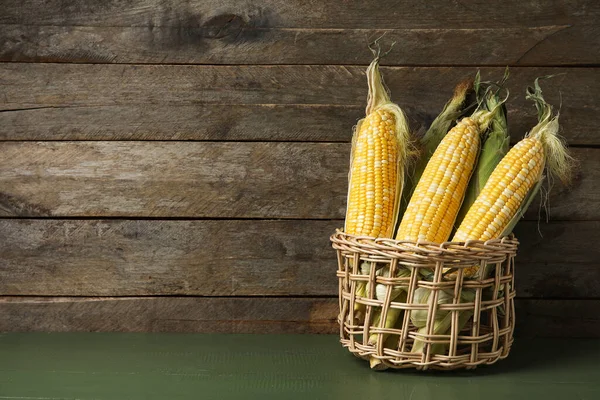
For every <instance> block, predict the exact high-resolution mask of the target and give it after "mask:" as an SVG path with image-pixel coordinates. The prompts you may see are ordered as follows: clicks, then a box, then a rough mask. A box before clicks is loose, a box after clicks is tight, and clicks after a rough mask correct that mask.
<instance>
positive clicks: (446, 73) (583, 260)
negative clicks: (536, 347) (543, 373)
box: [0, 0, 600, 336]
mask: <svg viewBox="0 0 600 400" xmlns="http://www.w3.org/2000/svg"><path fill="white" fill-rule="evenodd" d="M383 33H385V34H386V37H385V41H387V42H388V43H389V42H391V41H396V42H397V44H396V46H395V48H394V50H393V51H392V52H391V53H390V54H389V56H387V57H386V58H385V59H384V60H383V64H384V68H383V73H384V75H385V78H386V81H387V83H388V85H389V87H390V89H391V91H392V94H393V97H394V99H395V100H396V101H397V102H398V103H399V104H400V105H401V106H402V107H403V108H405V109H406V110H407V111H408V113H409V115H410V117H411V120H412V121H413V126H414V129H415V130H419V129H422V128H423V126H427V124H428V123H429V122H430V121H431V120H432V118H433V117H434V115H435V114H436V113H437V112H438V111H439V110H440V108H441V106H442V105H443V103H444V101H445V99H447V98H448V96H449V95H450V93H451V90H452V88H453V85H454V84H455V83H456V82H458V81H459V80H460V79H462V78H464V77H466V76H472V75H473V74H474V73H475V71H476V69H477V67H480V68H481V71H482V74H483V76H484V78H486V79H497V78H499V77H500V76H501V75H502V72H503V68H504V66H506V65H509V66H510V67H511V78H510V83H509V88H510V90H511V93H512V99H511V102H510V104H509V117H510V128H511V134H512V136H513V140H518V139H519V138H520V137H521V136H522V135H523V134H524V133H525V132H526V131H527V129H528V128H530V127H531V126H532V124H533V123H534V121H535V113H534V110H533V108H532V106H531V104H528V103H527V102H526V101H525V99H524V88H525V86H526V85H527V84H529V83H531V82H532V81H533V79H534V78H535V77H537V76H541V75H549V74H552V75H559V76H557V77H555V78H553V79H552V80H551V81H548V82H547V83H546V86H545V87H546V88H547V90H546V93H547V96H548V98H549V100H551V101H553V102H555V103H556V104H558V103H559V102H562V108H561V119H562V123H563V128H564V135H565V137H566V138H567V139H568V141H569V144H570V145H571V147H572V148H573V153H574V154H575V156H576V157H577V158H578V159H579V160H580V161H581V164H580V168H579V170H578V172H577V177H576V179H575V181H574V183H573V185H572V187H571V188H570V191H568V190H566V189H565V188H561V187H560V186H556V188H555V190H554V192H553V194H552V196H551V197H550V201H549V207H548V213H549V217H550V222H549V223H546V222H545V219H546V215H545V214H544V215H542V218H541V219H542V222H539V223H538V219H539V215H538V209H539V207H533V210H532V211H531V212H529V213H528V214H527V216H526V221H524V222H522V223H521V224H520V225H519V227H518V229H517V235H518V236H519V238H520V239H521V241H522V243H523V244H522V246H521V251H520V254H519V257H518V294H519V300H518V309H517V314H518V315H519V322H518V327H519V332H520V333H521V334H523V335H537V336H597V335H600V317H599V315H600V268H599V265H598V260H599V259H600V250H599V246H597V245H596V242H597V241H598V240H600V233H599V232H600V229H599V228H600V208H598V199H599V198H600V183H599V182H600V133H598V132H599V131H598V126H600V95H599V93H600V68H599V67H600V2H597V1H595V0H567V1H564V0H561V1H558V0H550V1H542V0H518V1H515V0H507V1H504V2H502V5H501V6H490V3H489V2H484V1H482V0H479V1H477V0H467V1H460V2H458V1H457V2H444V1H435V2H423V1H420V0H419V1H417V0H399V1H395V2H385V4H383V3H381V2H377V1H373V0H366V1H360V2H358V1H357V2H348V1H342V0H333V1H300V0H295V1H292V0H290V1H288V0H286V1H283V0H256V1H253V2H237V1H234V0H218V1H215V0H203V1H194V2H191V1H183V0H179V1H165V0H133V1H124V0H114V1H110V2H96V1H90V0H72V1H69V2H65V1H61V0H45V1H43V0H32V1H28V2H22V1H20V0H4V1H2V2H1V3H0V262H1V265H0V331H27V330H42V331H97V330H101V331H177V332H181V331H185V332H307V333H321V332H336V325H335V321H334V319H335V315H336V312H337V300H336V297H335V296H336V294H337V282H336V279H335V268H336V265H335V260H334V253H333V251H332V249H331V248H330V246H329V242H328V236H329V235H330V234H331V233H332V232H333V231H334V229H335V228H336V227H340V226H341V225H342V223H343V221H342V218H343V215H344V207H345V192H346V174H347V164H348V157H349V140H350V136H351V130H352V126H353V125H354V124H355V122H356V120H357V119H358V118H359V117H360V116H361V114H362V113H363V112H364V111H363V110H364V106H365V101H366V79H365V68H366V65H367V64H368V62H369V61H370V56H371V55H370V53H369V51H368V50H367V48H366V43H367V42H368V41H369V40H372V39H373V38H376V37H378V36H380V35H382V34H383ZM542 236H543V237H542Z"/></svg>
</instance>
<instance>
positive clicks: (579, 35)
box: [0, 19, 600, 66]
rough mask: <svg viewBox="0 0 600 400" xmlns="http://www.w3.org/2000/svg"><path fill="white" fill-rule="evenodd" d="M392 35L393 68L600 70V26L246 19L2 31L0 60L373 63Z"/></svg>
mask: <svg viewBox="0 0 600 400" xmlns="http://www.w3.org/2000/svg"><path fill="white" fill-rule="evenodd" d="M215 21H216V25H215V24H214V23H215ZM185 22H186V21H184V23H185ZM187 22H189V21H187ZM211 23H212V24H211ZM384 33H385V35H386V36H385V37H386V41H389V42H390V43H391V42H396V43H400V45H398V46H397V47H395V49H394V51H393V52H391V53H390V54H389V55H388V56H387V57H386V58H385V60H384V63H385V65H478V66H483V65H578V64H585V65H590V64H598V63H600V39H599V37H600V27H599V26H598V25H597V24H595V25H588V26H585V25H575V26H573V25H551V26H531V27H530V26H526V27H520V28H491V29H488V28H483V29H462V28H461V29H393V30H379V31H377V30H365V29H314V28H309V29H306V28H256V27H249V26H247V25H245V23H244V21H243V20H241V19H238V20H235V19H234V20H233V21H231V20H228V19H217V20H214V19H212V20H209V21H206V22H205V23H204V24H203V25H201V26H197V22H196V21H192V22H191V25H187V26H178V27H169V26H167V27H164V26H159V27H152V28H150V27H146V26H141V27H139V26H136V27H114V26H110V27H97V26H53V25H41V26H40V25H4V24H2V25H0V37H3V38H4V46H2V47H0V61H20V62H23V61H25V62H68V63H131V64H135V63H137V64H141V63H150V64H172V63H177V64H368V63H369V61H370V59H371V57H372V55H371V53H370V51H369V50H368V49H367V46H366V43H367V42H368V40H369V38H371V39H373V38H376V37H378V36H381V35H383V34H384ZM465 43H469V48H468V51H464V50H465ZM574 44H575V45H574ZM490 49H494V51H490ZM174 50H176V51H174ZM550 50H551V51H550Z"/></svg>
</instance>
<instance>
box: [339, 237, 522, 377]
mask: <svg viewBox="0 0 600 400" xmlns="http://www.w3.org/2000/svg"><path fill="white" fill-rule="evenodd" d="M331 242H332V245H333V248H334V249H336V250H337V260H338V271H337V276H338V278H339V306H340V314H339V317H338V321H339V324H340V338H341V342H342V345H343V346H344V347H347V348H348V349H349V350H350V351H351V352H352V353H353V354H355V355H356V356H358V357H360V358H363V359H367V360H370V361H371V366H372V367H373V368H376V369H385V368H388V367H389V368H416V369H420V370H424V369H428V368H429V369H442V370H451V369H457V368H466V369H472V368H476V367H477V366H478V365H482V364H493V363H495V362H496V361H498V360H499V359H502V358H505V357H507V356H508V353H509V351H510V347H511V345H512V342H513V330H514V320H515V312H514V298H515V285H514V257H515V255H516V252H517V246H518V244H519V242H518V241H517V239H515V238H514V237H513V236H508V237H504V238H502V239H495V240H489V241H487V242H485V243H484V242H481V241H468V242H467V243H451V242H449V243H443V244H441V245H440V244H433V243H419V245H418V246H417V245H416V243H414V242H407V241H396V240H392V239H373V238H369V237H364V236H363V237H361V236H353V235H348V234H345V233H343V232H341V231H337V232H336V233H335V234H334V235H332V236H331ZM363 262H368V263H369V264H364V263H363ZM364 265H370V266H372V267H371V268H370V270H369V271H368V275H366V274H364V271H363V274H361V272H360V271H361V268H360V267H359V266H364ZM474 265H479V268H480V269H479V271H486V272H485V273H481V274H478V275H482V276H481V277H476V278H470V279H463V275H464V270H465V268H468V267H473V266H474ZM373 267H374V268H373ZM449 268H450V270H449ZM400 269H404V270H403V272H404V274H400V275H401V276H402V277H397V276H398V274H397V273H396V271H400ZM483 275H485V276H483ZM361 281H362V282H365V283H366V290H365V293H364V294H363V295H359V294H357V287H359V285H364V284H360V283H358V282H361ZM376 285H378V286H377V287H376ZM363 287H365V286H363ZM394 287H396V289H397V288H398V287H402V288H403V290H404V293H405V295H406V297H403V296H398V297H399V298H401V299H398V298H397V299H395V300H392V293H393V290H394ZM419 288H423V289H420V292H419V293H420V294H423V293H426V292H424V290H426V289H427V290H429V292H428V294H429V295H428V298H427V300H426V301H423V302H422V303H419V302H415V292H416V291H417V289H419ZM442 291H443V292H444V293H442ZM467 295H468V296H467ZM444 296H445V297H444ZM404 298H405V299H406V300H404ZM441 298H445V299H446V301H445V302H440V299H441ZM465 298H468V300H465ZM421 299H423V297H421ZM394 309H395V310H403V311H404V312H401V313H399V314H400V315H399V317H398V318H397V320H396V322H395V323H394V324H393V325H391V324H390V323H388V327H387V328H386V327H385V324H384V323H385V320H386V318H387V316H388V313H390V310H391V312H392V313H396V314H398V311H395V310H394ZM377 313H380V318H377ZM412 313H420V314H415V316H416V315H420V316H424V318H420V319H418V321H419V323H418V325H419V326H415V325H414V324H413V319H412V318H411V315H412ZM436 316H437V317H436ZM444 318H446V319H445V321H446V322H445V323H446V324H447V326H448V329H446V330H445V331H443V332H440V331H438V332H436V331H435V330H434V327H435V323H436V321H441V320H444ZM448 321H449V322H448ZM465 321H466V322H465ZM439 329H442V328H439ZM459 329H460V330H459ZM416 343H418V346H415V344H416ZM413 346H414V347H415V348H414V349H413Z"/></svg>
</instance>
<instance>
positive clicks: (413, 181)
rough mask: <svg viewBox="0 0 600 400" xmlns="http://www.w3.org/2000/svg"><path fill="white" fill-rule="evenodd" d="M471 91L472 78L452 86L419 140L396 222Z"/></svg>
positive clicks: (460, 113)
mask: <svg viewBox="0 0 600 400" xmlns="http://www.w3.org/2000/svg"><path fill="white" fill-rule="evenodd" d="M472 92H473V80H472V79H467V80H464V81H462V82H460V83H459V84H458V85H456V87H455V88H454V94H453V95H452V98H451V99H450V100H448V102H447V103H446V105H445V106H444V109H443V110H442V112H441V113H440V114H439V115H438V116H437V117H436V118H435V119H434V120H433V122H432V123H431V126H430V127H429V129H428V130H427V132H425V134H424V135H423V137H422V138H420V140H419V143H418V144H419V147H420V155H419V157H418V159H417V161H416V162H415V165H414V166H413V167H412V170H411V171H410V173H409V174H407V175H406V176H405V182H404V190H403V192H402V199H401V202H400V212H399V218H398V224H399V223H400V220H401V219H402V215H403V214H404V211H406V207H407V206H408V202H409V201H410V198H411V196H412V194H413V191H414V190H415V187H416V186H417V183H418V182H419V179H420V178H421V175H423V171H425V167H426V166H427V163H428V162H429V159H430V158H431V156H432V155H433V153H434V152H435V149H436V148H437V147H438V145H439V144H440V142H441V141H442V139H443V138H444V136H446V133H448V131H449V130H450V129H451V128H452V127H453V126H454V125H456V120H457V119H458V118H459V117H460V116H462V115H463V114H464V113H465V111H466V109H467V108H468V107H465V103H466V102H467V98H468V97H469V95H470V94H471V93H472Z"/></svg>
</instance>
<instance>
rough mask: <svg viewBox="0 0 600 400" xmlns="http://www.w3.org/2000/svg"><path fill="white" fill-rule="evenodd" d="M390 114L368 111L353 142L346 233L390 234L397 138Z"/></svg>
mask: <svg viewBox="0 0 600 400" xmlns="http://www.w3.org/2000/svg"><path fill="white" fill-rule="evenodd" d="M395 129H396V122H395V116H394V114H393V113H391V112H389V111H387V110H385V109H378V110H376V111H374V112H372V113H371V114H369V115H368V116H367V117H366V118H365V119H364V121H363V122H362V124H361V125H360V128H359V131H358V132H357V136H356V138H355V141H354V149H353V154H352V157H353V160H352V162H351V172H350V183H349V195H348V211H347V213H346V232H347V233H350V234H353V235H367V236H372V237H392V235H393V229H394V221H393V218H394V207H395V202H396V193H397V189H398V188H397V185H400V184H401V182H399V181H398V156H399V151H398V140H397V135H396V131H395Z"/></svg>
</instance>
